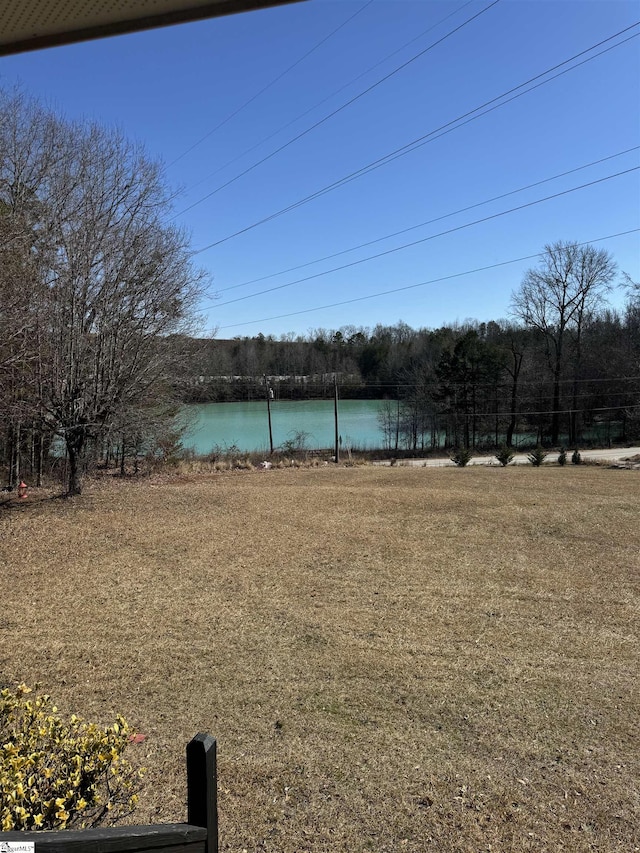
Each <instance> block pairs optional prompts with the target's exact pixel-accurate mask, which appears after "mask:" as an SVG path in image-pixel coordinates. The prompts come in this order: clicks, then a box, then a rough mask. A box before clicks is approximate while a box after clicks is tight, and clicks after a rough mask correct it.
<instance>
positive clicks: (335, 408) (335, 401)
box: [333, 373, 340, 464]
mask: <svg viewBox="0 0 640 853" xmlns="http://www.w3.org/2000/svg"><path fill="white" fill-rule="evenodd" d="M333 411H334V416H335V424H336V437H335V453H334V457H335V460H336V464H337V463H338V462H339V461H340V444H339V436H338V374H337V373H334V374H333Z"/></svg>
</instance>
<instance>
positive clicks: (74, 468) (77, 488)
mask: <svg viewBox="0 0 640 853" xmlns="http://www.w3.org/2000/svg"><path fill="white" fill-rule="evenodd" d="M84 440H85V436H84V432H83V431H82V430H80V429H76V430H74V432H73V433H68V434H67V437H66V443H67V455H68V457H69V487H68V489H67V494H68V495H81V494H82V478H81V474H80V466H81V461H82V449H83V447H84Z"/></svg>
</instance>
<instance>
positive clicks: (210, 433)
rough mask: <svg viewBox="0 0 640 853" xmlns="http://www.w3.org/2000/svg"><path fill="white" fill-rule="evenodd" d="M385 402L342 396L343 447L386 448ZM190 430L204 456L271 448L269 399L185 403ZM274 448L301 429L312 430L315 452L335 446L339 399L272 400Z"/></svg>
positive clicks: (188, 440) (190, 444)
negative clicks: (382, 420) (381, 420)
mask: <svg viewBox="0 0 640 853" xmlns="http://www.w3.org/2000/svg"><path fill="white" fill-rule="evenodd" d="M383 405H384V404H383V401H382V400H341V401H340V402H339V404H338V432H339V435H340V436H342V448H343V449H344V450H346V449H347V448H349V447H357V448H360V449H371V448H377V447H380V446H381V445H382V443H383V435H382V432H381V430H380V428H379V426H378V418H377V415H378V412H379V411H380V408H381V407H382V406H383ZM185 412H186V417H187V421H188V423H189V430H188V433H187V436H186V437H185V439H184V442H183V444H184V446H185V447H187V448H190V449H193V450H194V451H195V452H196V453H198V454H206V453H210V452H211V450H212V449H213V448H214V447H215V446H216V445H217V446H219V447H220V448H223V449H224V448H225V447H229V446H230V445H236V446H237V447H238V448H239V449H240V450H243V451H261V450H264V451H268V450H269V421H268V417H267V404H266V402H251V403H201V404H200V403H194V404H192V405H190V406H186V407H185ZM271 426H272V429H273V446H274V448H278V447H281V446H282V444H283V443H284V442H286V441H290V440H292V439H293V438H294V436H295V434H296V433H297V432H304V433H307V436H306V439H305V445H306V447H307V448H308V449H310V450H315V449H319V448H326V447H333V443H334V440H335V427H334V405H333V400H300V401H295V402H291V401H280V400H277V401H274V402H272V403H271Z"/></svg>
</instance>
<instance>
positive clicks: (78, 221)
mask: <svg viewBox="0 0 640 853" xmlns="http://www.w3.org/2000/svg"><path fill="white" fill-rule="evenodd" d="M2 106H5V107H6V106H7V104H2V102H0V108H1V107H2ZM8 106H9V107H10V108H8V109H5V110H4V112H1V113H0V118H1V119H2V121H1V130H0V133H1V139H2V141H1V142H0V144H2V143H4V144H3V155H4V157H3V160H4V164H5V165H4V180H3V182H2V185H1V186H0V192H1V193H2V196H4V199H6V203H7V204H8V205H10V206H11V209H12V213H13V216H14V219H16V217H17V216H18V213H20V214H22V215H24V211H25V209H26V207H27V202H28V205H29V210H30V211H32V212H33V217H34V221H33V223H32V224H31V230H30V236H29V239H30V243H31V246H30V254H31V256H34V257H37V259H38V269H39V272H40V278H41V286H40V288H39V290H38V300H37V303H38V305H39V306H40V310H39V312H38V334H39V337H40V338H41V339H42V340H41V342H40V346H39V351H40V353H41V354H42V353H46V362H45V361H41V370H40V372H39V375H38V402H39V408H40V414H41V417H42V421H43V424H44V425H45V426H46V428H48V429H49V430H50V431H51V432H52V433H54V434H57V435H58V436H60V437H61V438H62V439H63V440H64V443H65V446H66V450H67V454H68V457H69V469H70V474H69V484H68V488H69V493H70V494H77V493H79V492H80V491H81V477H80V471H81V460H82V456H83V453H84V451H85V448H86V446H87V443H88V442H89V441H90V440H91V439H94V438H96V437H98V436H99V435H100V434H102V433H104V431H105V430H106V429H108V427H109V424H110V423H111V422H112V421H113V422H115V421H117V422H118V424H119V425H120V427H121V428H122V425H123V424H125V423H126V413H127V411H128V410H131V411H132V412H133V411H135V412H136V413H137V412H138V411H139V407H140V406H139V404H140V401H141V400H145V401H146V400H148V399H150V398H153V397H154V395H162V394H164V393H166V391H167V389H168V388H169V385H170V376H171V361H172V356H173V354H174V352H175V349H174V348H173V347H172V346H170V338H171V335H173V334H175V333H178V332H182V331H184V330H185V326H186V324H187V325H188V323H189V322H190V321H191V319H192V317H193V309H194V306H195V301H196V299H197V295H198V288H199V284H200V281H201V276H200V274H199V273H198V272H197V271H195V270H194V269H193V267H192V265H191V263H190V260H189V251H188V244H187V240H186V236H185V235H184V234H183V233H182V232H181V231H180V230H179V229H177V228H175V227H173V226H171V225H170V224H168V222H167V219H168V217H167V214H168V212H169V211H170V199H169V196H168V192H167V189H166V187H165V186H164V184H163V181H162V170H161V168H160V166H159V165H158V164H156V163H154V162H152V161H151V160H149V158H148V157H147V155H146V154H145V152H144V150H143V149H142V148H141V147H139V146H137V145H134V144H132V143H130V142H129V141H127V140H126V139H125V138H124V137H123V136H122V134H121V133H119V132H118V131H115V130H108V129H105V128H102V127H99V126H97V125H86V124H71V123H69V122H64V121H62V120H60V119H56V118H55V117H54V116H51V115H50V114H48V113H45V112H44V111H43V110H41V109H39V108H37V107H36V106H34V105H33V104H32V103H30V102H28V101H26V100H25V99H23V98H17V99H16V98H14V99H13V100H12V101H11V102H10V103H9V104H8ZM25 152H27V153H28V155H29V156H26V154H25ZM32 160H33V163H32V162H31V161H32ZM136 417H137V414H136Z"/></svg>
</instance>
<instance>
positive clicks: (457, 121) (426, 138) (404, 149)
mask: <svg viewBox="0 0 640 853" xmlns="http://www.w3.org/2000/svg"><path fill="white" fill-rule="evenodd" d="M637 26H640V21H636V23H634V24H632V25H631V26H629V27H625V29H623V30H620V31H619V32H617V33H614V34H613V35H611V36H609V37H608V38H606V39H603V40H602V41H599V42H597V43H596V44H593V45H591V47H588V48H585V50H582V51H580V52H579V53H577V54H574V55H573V56H570V57H569V58H568V59H565V60H563V62H560V63H558V64H557V65H554V66H552V67H551V68H547V69H546V71H542V72H540V73H539V74H536V75H535V76H534V77H530V78H529V79H528V80H525V81H524V82H523V83H520V84H519V85H517V86H514V87H513V88H511V89H508V90H507V91H506V92H503V93H502V94H500V95H496V97H494V98H491V99H490V100H488V101H485V102H484V103H483V104H480V105H479V106H477V107H474V108H473V109H472V110H469V111H468V112H466V113H463V114H462V115H460V116H458V117H457V118H454V119H451V120H450V121H448V122H446V123H445V124H443V125H440V127H437V128H435V129H434V130H431V131H429V132H428V133H426V134H424V135H423V136H420V137H418V138H417V139H414V140H412V141H411V142H408V143H407V144H406V145H403V146H401V147H400V148H397V149H395V151H392V152H390V153H389V154H385V155H384V156H383V157H380V158H379V159H377V160H374V161H372V162H371V163H368V164H367V165H366V166H363V167H362V168H360V169H357V170H356V171H355V172H351V173H350V174H348V175H345V176H344V177H342V178H339V179H338V180H337V181H334V182H333V183H331V184H328V185H327V186H325V187H322V188H321V189H319V190H317V191H315V192H313V193H311V194H310V195H307V196H305V197H304V198H301V199H298V201H296V202H293V203H292V204H290V205H287V206H286V207H283V208H281V209H280V210H277V211H275V212H274V213H271V214H269V215H268V216H265V217H263V218H262V219H259V220H257V221H256V222H253V223H251V224H250V225H247V226H245V227H244V228H241V229H240V230H238V231H234V232H233V233H232V234H228V235H227V236H226V237H222V238H220V239H219V240H216V241H214V242H213V243H209V244H207V245H206V246H202V247H201V248H200V249H196V250H195V251H194V253H193V254H194V255H198V254H201V253H202V252H205V251H207V250H208V249H212V248H214V247H215V246H219V245H220V244H222V243H226V242H227V241H228V240H231V239H233V238H234V237H238V236H240V235H241V234H245V233H246V232H247V231H251V230H252V229H254V228H257V227H258V226H260V225H264V224H265V223H266V222H270V221H271V220H272V219H276V218H278V217H280V216H283V215H284V214H286V213H289V212H290V211H292V210H295V209H296V208H298V207H301V206H302V205H304V204H307V203H308V202H310V201H313V200H314V199H316V198H319V197H320V196H323V195H326V194H327V193H329V192H333V190H336V189H338V188H339V187H341V186H344V185H345V184H347V183H350V182H351V181H353V180H356V179H357V178H361V177H363V176H364V175H366V174H368V173H369V172H372V171H374V170H376V169H379V168H381V167H382V166H386V165H388V164H389V163H391V162H393V161H394V160H396V159H398V158H399V157H404V156H405V155H406V154H409V153H411V152H412V151H415V150H416V149H417V148H421V147H422V146H423V145H427V144H428V143H429V142H434V141H435V140H436V139H440V138H441V137H442V136H445V135H446V134H448V133H452V132H453V131H454V130H458V129H459V128H460V127H463V126H464V125H466V124H469V123H470V122H472V121H476V120H477V119H478V118H480V117H481V116H483V115H487V114H488V113H490V112H493V111H494V110H497V109H500V108H501V107H503V106H505V105H506V104H508V103H511V101H515V100H517V99H518V98H521V97H523V96H524V95H526V94H528V93H529V92H532V91H534V90H535V89H538V88H540V87H541V86H544V85H546V84H547V83H550V82H551V81H552V80H556V79H557V78H558V77H562V76H563V75H564V74H568V73H569V72H570V71H573V70H575V69H576V68H579V67H581V66H582V65H585V64H586V63H588V62H591V61H592V60H594V59H597V58H598V57H600V56H603V55H604V54H605V53H608V52H609V51H611V50H615V49H616V48H618V47H621V46H622V45H623V44H625V43H626V42H628V41H631V40H632V39H634V38H637V37H638V35H640V33H634V34H633V35H631V36H628V37H627V38H626V39H623V40H622V41H620V42H617V43H616V44H614V45H610V46H609V47H607V48H605V49H604V50H602V51H599V52H598V53H596V54H594V55H593V56H590V57H587V58H586V59H583V60H582V61H581V62H577V63H576V64H575V65H572V66H571V67H569V68H565V69H564V70H562V71H559V72H558V73H557V74H554V75H553V76H551V77H548V78H547V79H546V80H542V81H541V82H538V83H536V84H535V85H533V86H530V88H529V89H525V90H524V91H522V92H518V90H519V89H523V88H524V87H525V86H529V84H531V83H534V81H536V80H540V78H541V77H546V76H547V75H548V74H551V72H553V71H555V70H556V69H558V68H561V67H562V66H564V65H567V64H568V63H570V62H573V61H574V60H575V59H577V58H579V57H580V56H583V55H584V54H585V53H590V52H591V51H592V50H595V49H596V48H597V47H600V46H601V45H603V44H605V43H607V42H609V41H612V40H613V39H615V38H618V36H620V35H622V34H624V33H625V32H627V31H628V30H630V29H633V28H634V27H637ZM512 93H517V94H512ZM509 95H511V97H507V96H509ZM505 98H506V100H503V99H505ZM496 102H500V103H496ZM491 105H493V106H491ZM205 198H206V197H205ZM203 200H204V199H201V201H203ZM197 203H199V202H197ZM193 206H195V203H194V205H192V207H193ZM187 209H189V208H187ZM183 212H184V211H183Z"/></svg>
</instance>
